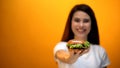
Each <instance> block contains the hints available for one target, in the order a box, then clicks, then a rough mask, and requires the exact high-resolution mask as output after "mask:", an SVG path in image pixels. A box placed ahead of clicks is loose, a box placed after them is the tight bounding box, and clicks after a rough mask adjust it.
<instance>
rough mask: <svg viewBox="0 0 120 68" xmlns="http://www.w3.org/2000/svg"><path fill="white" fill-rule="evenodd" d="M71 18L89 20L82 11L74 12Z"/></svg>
mask: <svg viewBox="0 0 120 68" xmlns="http://www.w3.org/2000/svg"><path fill="white" fill-rule="evenodd" d="M73 17H77V18H90V16H89V15H88V14H87V13H85V12H83V11H76V12H75V13H74V14H73Z"/></svg>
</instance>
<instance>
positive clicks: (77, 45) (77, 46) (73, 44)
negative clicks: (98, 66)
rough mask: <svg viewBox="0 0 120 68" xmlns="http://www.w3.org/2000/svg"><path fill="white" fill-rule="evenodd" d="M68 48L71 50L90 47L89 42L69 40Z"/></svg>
mask: <svg viewBox="0 0 120 68" xmlns="http://www.w3.org/2000/svg"><path fill="white" fill-rule="evenodd" d="M67 47H68V48H70V49H87V48H89V47H90V43H89V42H88V41H78V40H69V41H68V44H67Z"/></svg>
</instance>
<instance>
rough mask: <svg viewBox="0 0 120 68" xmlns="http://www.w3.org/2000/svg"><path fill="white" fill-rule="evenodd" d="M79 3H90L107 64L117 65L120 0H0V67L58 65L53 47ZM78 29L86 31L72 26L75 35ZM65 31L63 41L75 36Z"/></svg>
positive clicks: (114, 67)
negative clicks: (74, 7) (108, 60)
mask: <svg viewBox="0 0 120 68" xmlns="http://www.w3.org/2000/svg"><path fill="white" fill-rule="evenodd" d="M81 3H85V4H88V5H90V6H91V7H92V8H93V10H94V12H95V14H96V18H97V21H98V22H97V24H98V27H99V37H100V38H99V39H100V45H101V46H102V47H104V48H105V49H106V52H107V53H108V56H109V58H110V61H111V64H110V66H108V68H120V63H119V61H120V59H119V57H120V53H119V50H120V46H119V45H118V43H120V40H119V39H120V25H119V24H120V7H119V6H120V0H94V1H93V0H0V68H57V64H56V63H55V61H54V60H53V59H54V58H53V57H54V55H53V48H54V47H55V45H56V43H57V42H59V41H60V40H61V37H62V33H63V32H64V27H65V24H66V23H65V21H66V19H67V17H68V14H69V12H70V10H71V8H72V7H73V6H74V5H76V4H81ZM70 20H71V19H70ZM74 20H75V19H74ZM79 20H80V21H81V22H83V21H85V20H84V19H82V20H81V18H80V19H79V18H77V19H76V21H79ZM86 21H87V20H86ZM88 21H89V20H88ZM76 23H77V22H76ZM77 24H80V23H77ZM83 24H84V23H83ZM83 24H82V26H83ZM91 24H92V23H91ZM78 27H80V26H78ZM79 29H80V33H81V31H84V30H85V31H86V28H83V29H81V28H74V30H75V32H76V36H77V35H78V36H79ZM93 29H94V31H95V29H96V28H93ZM66 31H67V32H68V31H69V30H66ZM94 31H93V32H92V33H94ZM67 32H66V33H65V36H64V38H63V40H64V41H66V42H67V41H68V39H72V38H74V37H72V36H73V35H72V34H71V36H70V38H66V36H67V34H68V33H67ZM80 37H82V35H80ZM95 37H97V36H96V34H95V35H94V39H95ZM92 38H93V37H92ZM94 41H98V40H97V39H96V40H94ZM89 42H92V41H91V40H90V41H89ZM92 43H94V42H92ZM94 44H96V43H94ZM90 47H91V45H90ZM113 47H115V48H113ZM88 50H89V49H88ZM88 50H87V51H88ZM77 51H79V50H75V52H77ZM87 51H85V52H87ZM65 54H66V53H64V55H65ZM75 54H76V53H75ZM85 54H86V53H85ZM61 55H62V56H63V53H62V54H61ZM66 58H67V57H66ZM86 59H87V58H86ZM92 62H94V61H92ZM88 68H89V67H88Z"/></svg>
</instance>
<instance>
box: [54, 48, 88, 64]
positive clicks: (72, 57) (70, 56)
mask: <svg viewBox="0 0 120 68" xmlns="http://www.w3.org/2000/svg"><path fill="white" fill-rule="evenodd" d="M86 52H88V50H78V49H69V52H66V51H64V50H59V51H57V52H56V54H55V57H56V58H58V59H59V60H60V61H62V62H65V63H68V64H72V63H74V62H75V61H76V60H77V59H78V57H79V56H81V55H82V54H84V53H86ZM75 53H76V54H75Z"/></svg>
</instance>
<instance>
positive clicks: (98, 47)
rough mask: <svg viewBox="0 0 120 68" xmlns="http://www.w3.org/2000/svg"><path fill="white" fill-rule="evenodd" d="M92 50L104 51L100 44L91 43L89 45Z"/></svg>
mask: <svg viewBox="0 0 120 68" xmlns="http://www.w3.org/2000/svg"><path fill="white" fill-rule="evenodd" d="M91 47H92V48H93V49H94V50H99V51H105V49H104V48H103V47H102V46H101V45H97V44H92V46H91Z"/></svg>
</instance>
